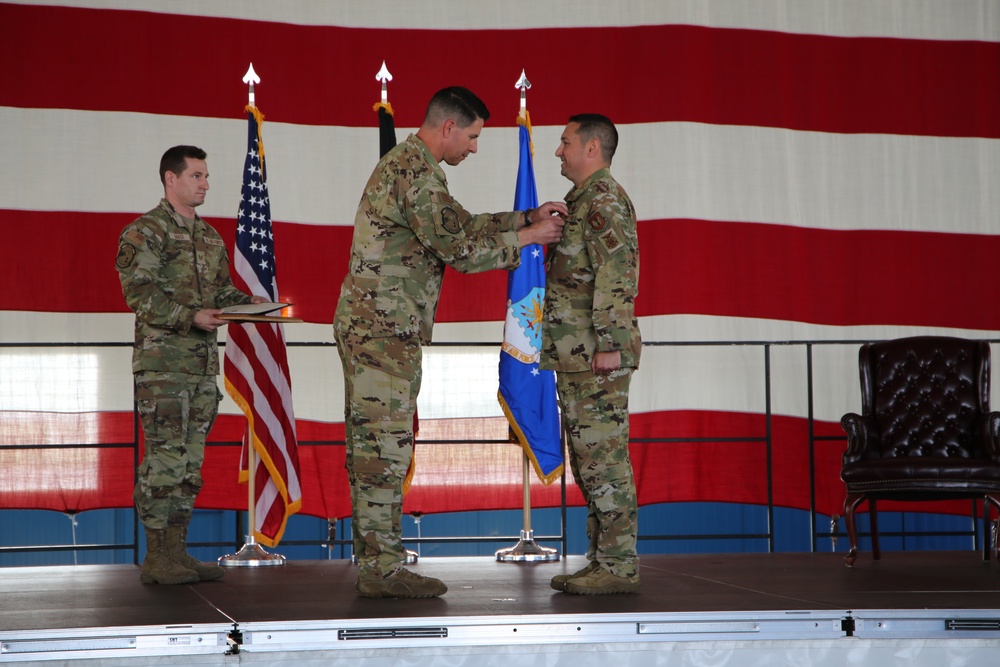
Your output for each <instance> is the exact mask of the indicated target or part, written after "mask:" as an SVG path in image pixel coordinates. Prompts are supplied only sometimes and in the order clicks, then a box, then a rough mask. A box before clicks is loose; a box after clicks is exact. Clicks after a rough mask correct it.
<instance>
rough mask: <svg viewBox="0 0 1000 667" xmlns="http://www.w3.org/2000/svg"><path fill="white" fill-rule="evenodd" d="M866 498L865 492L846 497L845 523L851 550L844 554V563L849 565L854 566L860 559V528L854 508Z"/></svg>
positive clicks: (849, 494) (850, 494)
mask: <svg viewBox="0 0 1000 667" xmlns="http://www.w3.org/2000/svg"><path fill="white" fill-rule="evenodd" d="M864 499H865V494H863V493H848V494H847V497H846V498H845V499H844V525H845V526H847V539H848V541H850V543H851V550H850V551H848V552H847V555H846V556H844V563H846V564H847V567H853V566H854V561H856V560H857V559H858V529H857V525H856V524H855V517H854V510H856V509H857V507H858V505H859V504H861V501H863V500H864Z"/></svg>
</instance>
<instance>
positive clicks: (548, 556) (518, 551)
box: [497, 530, 559, 563]
mask: <svg viewBox="0 0 1000 667" xmlns="http://www.w3.org/2000/svg"><path fill="white" fill-rule="evenodd" d="M497 560H498V561H500V562H501V563H524V562H529V563H539V562H547V561H556V560H559V552H558V551H556V550H555V549H550V548H549V547H543V546H540V545H539V544H537V543H536V542H535V531H533V530H522V531H521V539H520V540H518V541H517V544H516V545H514V546H512V547H509V548H507V549H500V550H499V551H497Z"/></svg>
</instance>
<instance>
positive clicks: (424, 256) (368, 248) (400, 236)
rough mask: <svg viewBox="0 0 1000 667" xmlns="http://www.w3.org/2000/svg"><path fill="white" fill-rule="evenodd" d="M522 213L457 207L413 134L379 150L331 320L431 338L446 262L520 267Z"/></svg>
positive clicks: (472, 269)
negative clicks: (478, 211)
mask: <svg viewBox="0 0 1000 667" xmlns="http://www.w3.org/2000/svg"><path fill="white" fill-rule="evenodd" d="M519 220H520V213H519V212H511V213H481V214H479V215H473V214H471V213H469V212H468V211H466V210H465V209H464V208H462V205H461V204H459V203H458V202H457V201H455V200H454V199H453V198H452V196H451V195H450V194H449V193H448V181H447V179H446V178H445V173H444V170H443V169H442V168H441V165H439V164H438V163H437V160H435V159H434V157H433V156H432V155H431V153H430V151H429V150H428V149H427V147H426V146H425V145H424V142H423V141H421V140H420V139H418V138H417V137H416V135H413V134H411V135H410V136H409V137H408V138H407V139H406V141H404V142H402V143H400V144H399V145H397V146H396V147H395V148H393V149H392V150H391V151H389V152H388V153H386V154H385V156H383V158H382V159H381V160H380V161H379V163H378V165H377V166H376V167H375V171H374V172H372V175H371V178H369V179H368V184H367V185H366V186H365V192H364V194H363V195H362V197H361V203H360V204H359V205H358V212H357V216H356V217H355V219H354V241H353V243H352V245H351V265H350V269H349V271H348V273H347V276H346V277H345V278H344V282H343V285H342V286H341V290H340V300H339V302H338V303H337V312H336V314H335V315H334V322H333V323H334V327H335V328H336V329H337V330H338V331H340V332H343V333H353V334H358V335H367V336H371V337H374V338H382V337H386V336H401V337H407V336H414V335H416V336H419V339H420V342H421V343H422V344H425V345H426V344H428V343H430V342H431V332H432V329H433V326H434V315H435V313H436V312H437V304H438V297H439V296H440V293H441V279H442V277H443V275H444V267H445V265H446V264H447V265H450V266H452V267H454V268H455V269H458V270H459V271H462V272H464V273H478V272H480V271H486V270H489V269H501V268H508V269H514V268H517V266H518V265H519V264H520V263H521V252H520V246H519V243H518V239H517V233H516V231H515V230H516V228H517V223H518V222H519Z"/></svg>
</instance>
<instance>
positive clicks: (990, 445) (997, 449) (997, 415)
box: [983, 412, 1000, 462]
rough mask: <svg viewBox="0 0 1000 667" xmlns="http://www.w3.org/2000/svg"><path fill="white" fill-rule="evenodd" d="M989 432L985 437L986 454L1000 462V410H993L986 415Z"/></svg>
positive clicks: (992, 459)
mask: <svg viewBox="0 0 1000 667" xmlns="http://www.w3.org/2000/svg"><path fill="white" fill-rule="evenodd" d="M986 428H987V431H988V432H987V434H986V437H985V438H983V445H984V446H985V447H986V452H985V453H986V456H987V457H988V458H989V459H990V460H991V461H996V462H1000V412H991V413H990V414H989V415H987V417H986Z"/></svg>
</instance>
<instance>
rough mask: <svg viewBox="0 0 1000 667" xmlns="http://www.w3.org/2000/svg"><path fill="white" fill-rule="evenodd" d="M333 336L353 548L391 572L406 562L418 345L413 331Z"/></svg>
mask: <svg viewBox="0 0 1000 667" xmlns="http://www.w3.org/2000/svg"><path fill="white" fill-rule="evenodd" d="M334 335H335V338H336V341H337V351H338V353H339V354H340V361H341V364H342V365H343V368H344V390H345V391H344V397H345V398H344V425H345V430H346V439H347V457H346V459H347V476H348V480H349V481H350V484H351V506H352V508H353V511H352V532H353V539H354V554H355V556H357V559H358V564H359V566H360V567H361V569H363V570H369V571H377V572H380V573H382V574H388V573H390V572H392V571H393V570H395V569H396V568H397V567H399V566H400V565H402V564H403V562H404V561H405V560H406V550H405V549H404V547H403V528H402V515H403V482H404V480H405V479H406V473H407V470H409V467H410V462H411V461H412V459H413V438H414V436H413V416H414V413H415V412H416V409H417V394H418V393H419V391H420V381H421V377H422V370H421V360H422V355H423V351H422V348H421V346H420V341H419V339H418V338H416V337H409V338H400V337H393V336H390V337H385V338H372V337H370V336H358V335H355V334H344V333H342V332H339V331H335V334H334Z"/></svg>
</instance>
